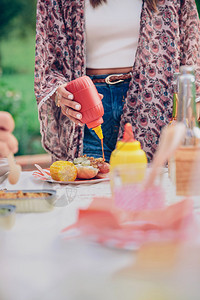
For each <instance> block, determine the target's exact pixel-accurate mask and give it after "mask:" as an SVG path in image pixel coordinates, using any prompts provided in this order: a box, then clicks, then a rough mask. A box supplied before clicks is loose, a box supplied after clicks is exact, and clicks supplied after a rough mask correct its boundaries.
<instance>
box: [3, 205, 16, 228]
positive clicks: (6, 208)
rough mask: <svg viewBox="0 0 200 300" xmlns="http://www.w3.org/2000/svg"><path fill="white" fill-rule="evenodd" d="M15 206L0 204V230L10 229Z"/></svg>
mask: <svg viewBox="0 0 200 300" xmlns="http://www.w3.org/2000/svg"><path fill="white" fill-rule="evenodd" d="M15 211H16V206H14V205H4V204H0V228H3V229H11V228H12V227H13V226H14V224H15Z"/></svg>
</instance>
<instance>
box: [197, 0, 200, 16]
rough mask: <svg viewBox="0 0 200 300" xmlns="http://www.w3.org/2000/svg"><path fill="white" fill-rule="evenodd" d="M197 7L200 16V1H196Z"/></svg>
mask: <svg viewBox="0 0 200 300" xmlns="http://www.w3.org/2000/svg"><path fill="white" fill-rule="evenodd" d="M196 5H197V9H198V12H199V16H200V0H196Z"/></svg>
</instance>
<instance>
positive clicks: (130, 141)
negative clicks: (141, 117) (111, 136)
mask: <svg viewBox="0 0 200 300" xmlns="http://www.w3.org/2000/svg"><path fill="white" fill-rule="evenodd" d="M116 149H117V150H122V151H123V150H124V151H135V150H140V149H141V145H140V142H139V141H136V140H135V138H134V134H133V130H132V126H131V124H130V123H126V124H125V126H124V134H123V139H122V141H118V142H117V145H116Z"/></svg>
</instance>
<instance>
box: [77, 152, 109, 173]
mask: <svg viewBox="0 0 200 300" xmlns="http://www.w3.org/2000/svg"><path fill="white" fill-rule="evenodd" d="M74 164H75V166H76V168H77V171H78V174H77V178H79V179H91V178H94V177H95V178H104V177H106V176H107V173H108V172H109V170H110V168H109V164H108V163H106V162H105V161H104V160H103V158H94V157H89V156H86V155H83V156H80V157H78V158H75V159H74Z"/></svg>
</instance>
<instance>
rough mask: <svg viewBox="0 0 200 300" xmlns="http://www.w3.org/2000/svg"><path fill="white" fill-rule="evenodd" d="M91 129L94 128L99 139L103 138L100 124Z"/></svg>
mask: <svg viewBox="0 0 200 300" xmlns="http://www.w3.org/2000/svg"><path fill="white" fill-rule="evenodd" d="M92 129H93V130H94V132H95V133H96V135H97V136H98V137H99V139H100V140H102V139H103V132H102V129H101V125H99V126H97V127H94V128H92Z"/></svg>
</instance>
